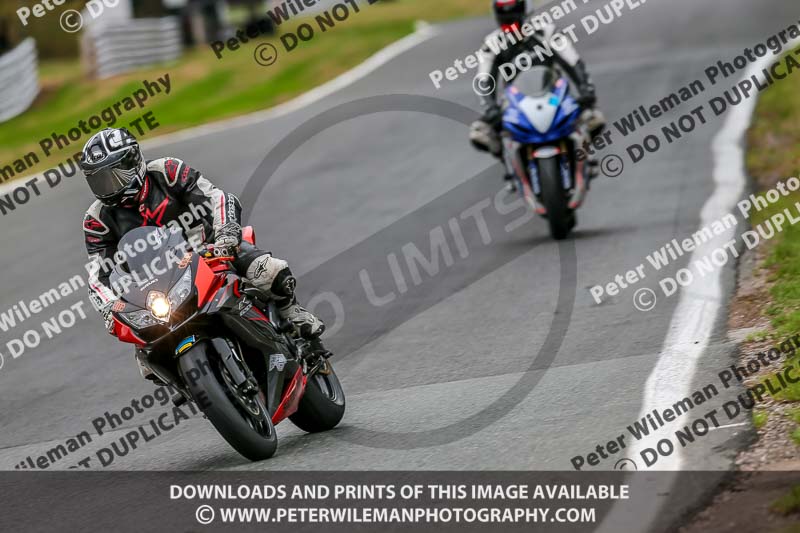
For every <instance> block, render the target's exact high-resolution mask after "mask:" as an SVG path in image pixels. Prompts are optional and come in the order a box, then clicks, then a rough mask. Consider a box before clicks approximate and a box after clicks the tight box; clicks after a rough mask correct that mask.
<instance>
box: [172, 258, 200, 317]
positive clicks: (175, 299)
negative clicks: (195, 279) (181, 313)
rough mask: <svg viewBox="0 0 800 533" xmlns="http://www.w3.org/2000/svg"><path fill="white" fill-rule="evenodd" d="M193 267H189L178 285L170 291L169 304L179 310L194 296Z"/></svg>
mask: <svg viewBox="0 0 800 533" xmlns="http://www.w3.org/2000/svg"><path fill="white" fill-rule="evenodd" d="M193 287H194V284H193V283H192V267H188V268H187V269H186V272H185V273H184V274H183V276H181V279H180V280H179V281H178V283H176V284H175V286H174V287H172V289H170V291H169V298H168V299H169V304H170V305H171V306H172V309H177V308H178V307H180V306H181V304H182V303H183V302H185V301H186V299H187V298H188V297H189V296H190V295H191V294H192V288H193Z"/></svg>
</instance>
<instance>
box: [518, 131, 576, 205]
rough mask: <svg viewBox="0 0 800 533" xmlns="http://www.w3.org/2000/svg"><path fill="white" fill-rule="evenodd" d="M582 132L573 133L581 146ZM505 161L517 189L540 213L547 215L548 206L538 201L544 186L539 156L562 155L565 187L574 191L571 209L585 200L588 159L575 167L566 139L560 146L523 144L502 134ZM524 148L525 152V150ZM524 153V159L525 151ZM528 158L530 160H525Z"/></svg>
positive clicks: (542, 157)
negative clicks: (542, 184)
mask: <svg viewBox="0 0 800 533" xmlns="http://www.w3.org/2000/svg"><path fill="white" fill-rule="evenodd" d="M583 138H584V136H583V134H582V133H581V132H579V131H576V132H575V133H573V134H572V136H570V139H571V140H572V141H573V143H575V146H582V144H581V143H582V142H583V141H582V139H583ZM503 148H504V149H503V163H504V164H505V167H506V172H508V174H510V175H511V176H513V178H514V180H515V182H516V184H517V190H519V191H520V194H522V197H523V198H524V199H525V201H526V202H527V203H528V205H529V206H530V207H531V209H533V211H534V212H535V213H536V214H538V215H542V216H544V215H546V214H547V209H546V208H545V207H544V205H542V203H541V202H540V201H539V197H540V195H541V187H540V185H539V175H538V173H539V170H538V166H537V164H536V162H537V160H539V159H547V158H550V157H558V158H559V168H560V169H561V178H562V187H563V188H564V190H565V191H570V192H571V197H570V201H569V208H570V209H577V208H579V207H580V206H581V205H582V204H583V201H584V199H585V197H586V192H587V190H588V187H587V183H588V180H587V178H586V163H585V161H584V160H578V161H576V162H575V165H574V168H572V165H570V152H569V149H568V146H567V143H566V142H565V141H562V142H561V143H560V144H559V145H558V146H540V147H532V146H524V145H521V144H520V143H518V142H516V141H514V140H512V139H511V138H510V136H508V135H503ZM523 150H525V152H523ZM523 153H524V154H525V159H523V157H522V155H523ZM526 161H527V164H526Z"/></svg>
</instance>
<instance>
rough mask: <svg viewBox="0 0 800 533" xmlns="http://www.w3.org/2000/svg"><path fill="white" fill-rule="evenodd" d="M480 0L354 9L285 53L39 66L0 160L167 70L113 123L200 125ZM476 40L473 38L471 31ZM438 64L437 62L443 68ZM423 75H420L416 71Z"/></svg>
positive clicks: (413, 0) (276, 96)
mask: <svg viewBox="0 0 800 533" xmlns="http://www.w3.org/2000/svg"><path fill="white" fill-rule="evenodd" d="M487 13H488V7H487V5H485V3H484V2H475V1H474V0H439V1H437V2H435V3H434V4H432V3H430V2H429V0H396V1H394V2H378V3H377V4H374V5H372V6H364V7H362V10H361V12H360V13H358V14H355V13H353V14H351V16H350V18H349V19H347V20H346V21H344V22H341V23H339V24H338V25H337V26H336V27H335V28H333V29H329V30H328V31H326V32H325V33H319V32H318V35H316V36H315V37H314V38H313V39H312V40H310V41H309V42H305V43H301V44H300V45H299V46H298V47H297V48H296V49H294V50H293V51H292V52H291V53H286V52H285V51H284V50H283V48H282V46H281V45H280V42H279V40H278V38H277V37H270V38H264V39H262V40H251V41H250V42H248V43H246V44H243V45H242V46H241V48H240V49H239V50H237V51H235V52H231V51H227V50H226V51H225V52H224V53H223V57H222V59H217V58H216V56H215V55H214V53H213V52H212V51H211V48H210V47H208V46H203V47H199V48H197V49H194V50H189V51H187V52H186V53H185V54H184V56H183V57H182V58H181V59H180V61H178V62H175V63H171V64H166V65H154V66H151V67H148V68H145V69H142V70H139V71H136V72H133V73H129V74H125V75H121V76H117V77H114V78H111V79H108V80H102V81H95V80H88V79H86V78H85V77H84V76H83V75H82V73H81V70H80V68H79V65H78V63H77V60H59V61H51V62H44V63H43V64H42V69H41V80H42V86H43V92H42V94H41V95H40V96H39V98H38V99H37V101H36V102H35V103H34V105H33V107H32V108H31V109H29V110H28V111H27V112H25V113H24V114H23V115H21V116H19V117H17V118H15V119H13V120H11V121H8V122H5V123H3V124H0V166H5V165H7V164H11V163H12V162H13V161H15V160H16V159H18V158H21V157H22V156H23V155H25V154H27V153H28V152H31V151H34V152H35V153H36V154H38V155H39V156H42V155H43V154H42V151H41V150H40V149H39V147H38V141H39V140H40V139H42V138H45V137H49V136H50V135H51V134H52V133H53V132H57V133H66V131H67V130H69V129H70V128H73V127H75V126H76V125H77V123H78V121H79V120H85V119H88V118H89V117H90V116H92V115H96V114H98V112H100V111H101V110H102V109H104V108H106V107H108V106H110V105H113V104H114V103H116V102H118V101H119V100H120V99H122V98H124V97H126V96H130V94H131V93H132V92H133V91H134V90H135V89H137V88H139V87H140V86H141V82H142V80H145V79H147V80H151V81H155V79H156V78H158V77H160V76H163V75H164V74H165V73H169V74H170V78H171V81H172V91H171V94H170V95H168V96H167V95H164V94H161V95H157V96H155V97H154V98H153V99H152V100H150V101H149V102H148V104H147V105H146V107H145V108H144V109H142V110H139V109H137V110H133V111H130V112H128V113H126V114H124V115H123V117H122V118H121V119H120V121H119V123H118V124H116V125H117V126H121V125H127V124H128V123H130V122H131V120H134V119H136V118H137V117H139V116H140V115H141V114H143V113H145V112H148V111H152V112H153V114H154V115H155V117H156V119H157V120H158V122H159V123H160V124H161V126H160V127H159V128H158V130H157V131H156V132H155V133H156V134H158V135H162V134H165V133H169V132H173V131H178V130H182V129H185V128H188V127H192V126H197V125H200V124H204V123H207V122H212V121H216V120H221V119H225V118H231V117H235V116H238V115H242V114H246V113H250V112H253V111H258V110H261V109H265V108H268V107H272V106H274V105H276V104H279V103H281V102H285V101H288V100H290V99H292V98H294V97H296V96H298V95H299V94H302V93H304V92H306V91H308V90H310V89H312V88H313V87H316V86H319V85H321V84H323V83H324V82H326V81H328V80H330V79H333V78H335V77H336V76H337V75H339V74H341V73H343V72H345V71H347V70H349V69H351V68H353V67H354V66H356V65H358V64H359V63H361V62H362V61H364V59H366V58H367V57H369V56H370V55H372V54H373V53H375V52H377V51H378V50H380V49H381V48H383V47H385V46H387V45H389V44H391V43H392V42H394V41H396V40H398V39H400V38H401V37H403V36H405V35H408V34H409V33H411V32H413V31H414V26H415V22H416V21H418V20H420V19H423V18H424V19H425V20H427V21H431V22H436V21H441V20H446V19H451V18H458V17H464V16H474V15H480V14H487ZM300 22H301V21H300V19H297V20H292V21H289V22H285V23H284V24H283V25H282V26H281V32H285V31H288V30H290V29H294V28H296V27H297V25H298V24H299V23H300ZM476 38H477V36H476ZM261 42H271V43H273V44H274V45H275V46H276V48H278V50H279V51H280V53H279V57H278V60H277V62H276V63H275V64H274V65H272V66H270V67H262V66H260V65H258V64H257V63H256V62H255V61H254V60H253V52H254V50H255V47H256V46H257V45H258V44H260V43H261ZM443 66H444V65H443ZM419 76H421V77H425V73H419ZM85 140H86V136H84V137H83V138H82V139H81V140H80V141H78V142H76V143H75V144H76V145H77V146H75V147H73V146H71V147H70V148H69V149H67V150H64V151H63V152H62V153H58V154H55V155H54V156H53V157H50V158H46V159H44V160H43V161H42V162H41V164H40V165H38V166H36V167H35V168H33V169H29V170H28V171H26V172H24V173H23V174H28V173H30V172H32V171H41V170H44V169H46V168H49V167H51V166H53V165H54V164H55V163H56V162H60V161H63V160H64V159H66V158H67V157H68V156H69V155H71V154H72V153H73V152H74V151H75V150H74V149H73V148H77V149H79V148H80V147H81V146H82V143H83V142H84V141H85Z"/></svg>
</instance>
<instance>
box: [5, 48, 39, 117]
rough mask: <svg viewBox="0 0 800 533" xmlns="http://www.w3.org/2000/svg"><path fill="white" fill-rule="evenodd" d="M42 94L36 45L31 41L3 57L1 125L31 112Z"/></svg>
mask: <svg viewBox="0 0 800 533" xmlns="http://www.w3.org/2000/svg"><path fill="white" fill-rule="evenodd" d="M38 94H39V61H38V57H37V54H36V41H34V40H33V38H31V37H29V38H27V39H25V40H24V41H22V43H21V44H20V45H19V46H17V47H16V48H14V49H13V50H11V51H10V52H8V53H6V54H3V55H2V56H0V122H5V121H7V120H10V119H12V118H14V117H16V116H17V115H20V114H22V113H23V112H24V111H25V110H26V109H28V108H29V107H30V106H31V104H32V103H33V101H34V100H35V99H36V96H38Z"/></svg>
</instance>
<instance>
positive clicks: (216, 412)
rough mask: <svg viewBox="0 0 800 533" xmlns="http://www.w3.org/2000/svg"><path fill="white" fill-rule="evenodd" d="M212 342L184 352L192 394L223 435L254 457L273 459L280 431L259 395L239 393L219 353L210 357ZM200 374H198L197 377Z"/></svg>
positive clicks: (184, 370) (184, 374)
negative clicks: (245, 396) (250, 396)
mask: <svg viewBox="0 0 800 533" xmlns="http://www.w3.org/2000/svg"><path fill="white" fill-rule="evenodd" d="M211 350H212V348H211V346H210V344H208V343H205V342H201V343H198V344H195V345H194V346H193V347H192V348H191V349H190V350H189V351H188V352H186V353H185V354H184V355H183V356H181V358H180V361H179V367H180V372H181V377H183V380H184V382H185V383H186V385H187V387H188V388H189V392H191V393H192V398H194V399H195V401H197V404H198V406H199V407H200V409H201V410H202V411H203V413H204V414H205V415H206V416H207V417H208V419H209V420H210V421H211V424H212V425H213V426H214V427H215V428H216V430H217V431H218V432H219V434H220V435H222V437H223V438H224V439H225V440H226V441H227V442H228V444H230V445H231V446H233V448H234V449H235V450H236V451H237V452H239V453H240V454H242V455H243V456H245V457H246V458H247V459H250V460H251V461H262V460H264V459H269V458H270V457H272V456H273V455H274V454H275V451H276V450H277V449H278V435H277V433H276V432H275V427H274V426H273V425H272V419H271V418H270V416H269V413H268V412H267V409H266V407H265V406H264V402H263V401H262V399H261V398H260V396H259V395H256V396H254V397H252V398H243V397H237V396H239V393H238V392H237V391H236V390H235V389H234V390H231V387H230V386H228V385H227V384H226V382H230V381H229V380H226V379H225V373H226V372H227V369H225V368H224V365H223V364H222V362H221V360H220V359H219V357H216V356H213V357H209V352H210V351H211ZM195 376H197V377H195Z"/></svg>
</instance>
